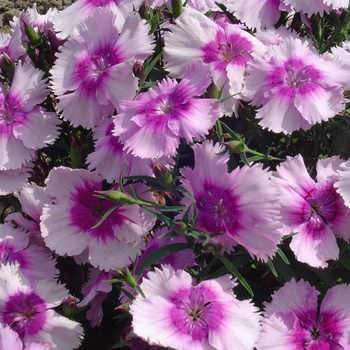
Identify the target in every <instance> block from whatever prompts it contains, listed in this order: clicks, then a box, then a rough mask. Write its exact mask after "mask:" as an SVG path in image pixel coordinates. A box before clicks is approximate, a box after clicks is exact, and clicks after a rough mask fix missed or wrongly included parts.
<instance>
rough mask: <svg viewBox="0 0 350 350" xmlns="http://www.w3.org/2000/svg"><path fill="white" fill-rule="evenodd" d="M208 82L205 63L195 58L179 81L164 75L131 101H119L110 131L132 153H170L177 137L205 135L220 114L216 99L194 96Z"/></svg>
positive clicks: (151, 155) (156, 155)
mask: <svg viewBox="0 0 350 350" xmlns="http://www.w3.org/2000/svg"><path fill="white" fill-rule="evenodd" d="M209 84H210V75H209V71H208V69H207V67H206V66H205V65H203V63H201V62H199V61H197V62H195V63H193V64H191V65H190V66H189V67H188V68H187V69H186V71H185V73H184V76H183V79H182V80H181V82H180V83H178V82H177V81H175V80H171V79H169V78H166V79H164V80H162V81H161V82H160V83H158V84H157V85H156V86H155V88H154V89H150V90H149V91H147V92H144V93H141V94H140V95H138V96H137V98H136V99H135V100H134V101H123V102H122V103H121V104H120V106H119V108H118V112H119V114H118V115H116V116H115V117H114V124H115V127H114V131H113V134H114V135H115V136H119V140H120V142H122V143H123V144H124V150H126V151H128V152H131V153H132V154H133V155H135V156H138V157H141V158H160V157H162V156H172V155H174V154H175V152H176V149H177V147H178V146H179V144H180V138H181V137H183V138H184V139H186V140H187V141H188V142H192V141H193V139H194V138H195V139H199V138H200V137H203V136H205V135H206V134H207V133H208V132H209V129H210V128H211V127H212V126H213V125H214V124H215V122H216V120H217V119H218V118H219V116H220V114H219V105H218V101H217V100H214V99H211V98H195V96H201V95H202V94H204V92H205V91H206V89H207V87H208V86H209Z"/></svg>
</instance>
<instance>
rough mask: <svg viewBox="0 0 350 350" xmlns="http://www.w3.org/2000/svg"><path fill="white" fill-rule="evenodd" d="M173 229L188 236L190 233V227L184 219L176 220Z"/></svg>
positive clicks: (178, 233) (179, 234) (180, 234)
mask: <svg viewBox="0 0 350 350" xmlns="http://www.w3.org/2000/svg"><path fill="white" fill-rule="evenodd" d="M173 230H174V232H175V233H176V234H177V235H178V236H186V235H187V233H188V227H187V225H186V224H185V223H184V222H182V221H176V222H175V224H174V227H173Z"/></svg>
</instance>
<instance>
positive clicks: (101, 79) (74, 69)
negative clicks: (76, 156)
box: [51, 8, 154, 128]
mask: <svg viewBox="0 0 350 350" xmlns="http://www.w3.org/2000/svg"><path fill="white" fill-rule="evenodd" d="M115 21H116V17H115V14H114V13H113V12H111V11H110V10H108V9H104V8H96V9H95V10H94V11H93V13H92V14H91V16H89V17H87V18H85V19H84V20H83V21H82V22H81V23H80V24H79V25H78V27H77V30H76V32H75V33H74V34H73V35H72V36H70V37H69V39H68V41H67V42H66V43H65V44H64V45H63V46H62V47H61V48H60V51H61V52H60V53H58V54H57V60H56V62H55V65H54V67H53V68H52V70H51V74H52V87H53V91H54V92H55V94H56V95H57V97H58V99H59V102H58V103H57V108H58V110H59V111H62V116H63V119H64V120H69V121H70V122H71V124H72V125H74V126H78V125H81V126H83V127H85V128H93V127H94V126H95V125H96V124H97V122H98V121H99V120H100V119H104V118H107V117H109V116H111V115H112V114H113V112H114V109H115V108H118V106H119V104H120V102H121V100H130V99H133V98H134V96H135V93H136V90H137V87H138V86H137V79H136V78H135V77H134V75H133V72H132V68H133V65H134V63H135V61H136V59H138V60H144V59H145V58H146V57H147V56H148V55H150V54H151V53H152V52H153V46H154V45H153V44H152V38H151V37H150V36H149V35H148V31H149V29H150V28H149V25H147V24H146V23H145V21H143V20H141V19H140V17H139V16H138V15H135V14H131V15H129V16H128V17H127V18H126V19H125V22H124V25H123V27H122V29H121V30H119V29H118V28H117V26H116V25H115Z"/></svg>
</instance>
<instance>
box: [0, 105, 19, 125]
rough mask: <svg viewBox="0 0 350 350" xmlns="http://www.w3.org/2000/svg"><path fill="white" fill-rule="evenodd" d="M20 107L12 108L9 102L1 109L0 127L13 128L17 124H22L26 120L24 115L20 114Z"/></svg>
mask: <svg viewBox="0 0 350 350" xmlns="http://www.w3.org/2000/svg"><path fill="white" fill-rule="evenodd" d="M17 110H18V107H17V106H14V107H12V108H11V107H10V106H9V104H8V103H7V102H5V104H4V105H3V106H2V107H0V126H3V127H4V126H5V127H6V126H7V127H9V126H12V125H13V124H16V123H21V122H22V121H23V119H24V115H23V113H19V112H18V111H17Z"/></svg>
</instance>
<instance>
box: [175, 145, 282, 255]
mask: <svg viewBox="0 0 350 350" xmlns="http://www.w3.org/2000/svg"><path fill="white" fill-rule="evenodd" d="M193 150H194V158H195V166H194V168H193V169H191V168H189V167H186V168H184V169H182V170H181V173H182V175H183V176H184V179H183V180H182V185H183V187H184V188H185V189H186V190H187V191H188V192H189V193H190V194H191V195H192V197H193V198H194V200H195V205H196V207H197V221H196V227H197V228H199V229H201V230H204V231H205V232H208V233H209V234H213V233H219V232H222V234H221V235H219V236H217V237H213V238H211V242H213V243H219V244H223V245H224V246H226V249H227V250H231V249H232V248H233V247H234V246H235V245H237V244H240V245H242V246H243V247H244V248H246V249H247V251H248V252H249V254H250V255H252V256H254V257H257V258H258V259H261V260H263V261H267V259H268V258H269V257H272V256H273V255H274V253H275V252H276V250H277V244H278V243H279V242H280V239H281V237H282V234H281V233H280V232H279V228H280V227H281V226H280V224H278V221H279V205H280V204H279V199H278V197H279V192H278V189H277V186H276V185H275V184H274V182H273V181H272V180H271V174H270V173H269V172H268V171H267V170H266V169H262V165H258V164H256V165H253V166H252V167H247V166H243V167H242V168H236V169H235V170H234V171H233V172H231V173H228V170H227V165H226V163H227V161H228V157H229V156H228V155H227V154H226V155H220V153H222V151H223V148H222V147H220V146H219V145H218V144H216V145H213V144H212V142H205V143H203V144H202V145H200V144H197V145H195V146H194V147H193ZM183 204H185V205H190V204H191V201H190V199H189V198H187V197H185V199H184V200H183Z"/></svg>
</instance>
